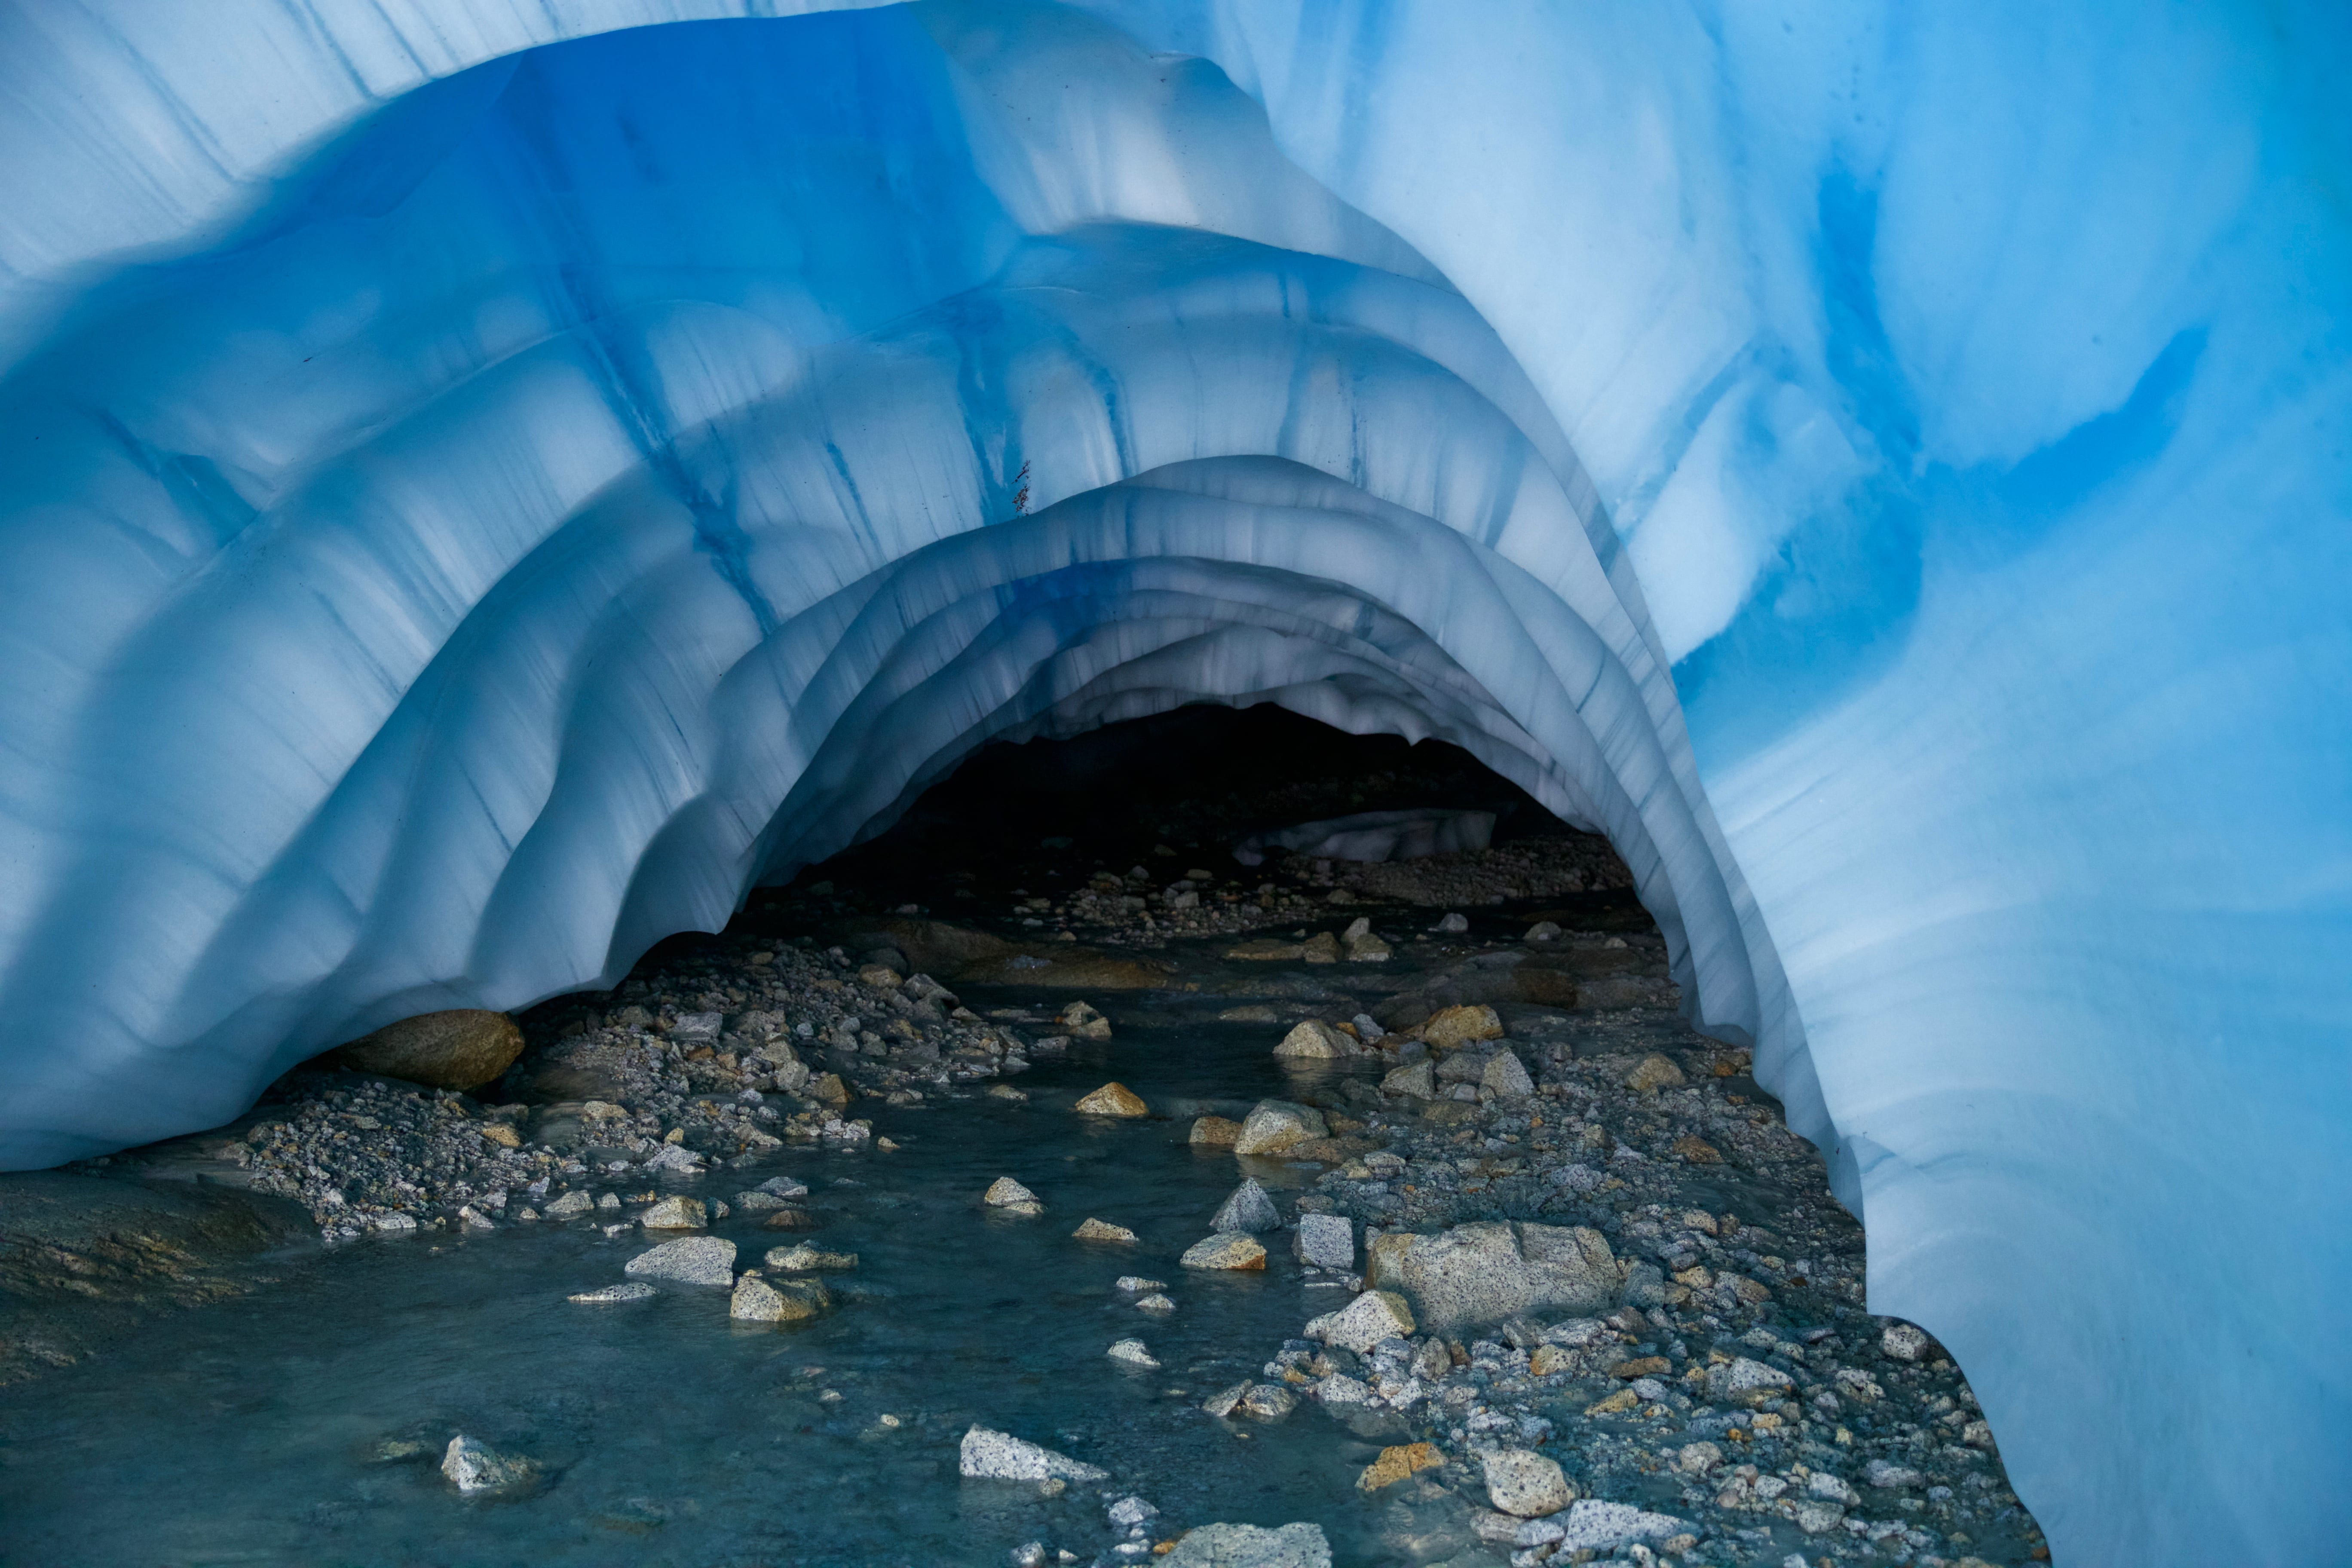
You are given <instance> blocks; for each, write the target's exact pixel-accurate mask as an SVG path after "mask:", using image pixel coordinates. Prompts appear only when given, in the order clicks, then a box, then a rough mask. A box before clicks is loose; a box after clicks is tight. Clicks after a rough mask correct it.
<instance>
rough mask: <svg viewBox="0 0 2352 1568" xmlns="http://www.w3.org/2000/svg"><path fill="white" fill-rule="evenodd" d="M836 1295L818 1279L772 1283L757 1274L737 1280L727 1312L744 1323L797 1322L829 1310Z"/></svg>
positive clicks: (787, 1280)
mask: <svg viewBox="0 0 2352 1568" xmlns="http://www.w3.org/2000/svg"><path fill="white" fill-rule="evenodd" d="M832 1306H833V1297H832V1295H831V1294H830V1293H829V1292H827V1291H826V1289H825V1288H824V1283H823V1282H822V1281H820V1280H815V1279H780V1280H778V1281H777V1282H776V1283H774V1284H773V1285H771V1284H769V1283H768V1282H767V1281H766V1280H764V1279H761V1278H760V1277H759V1276H758V1275H756V1274H746V1275H744V1276H743V1278H742V1279H738V1280H737V1281H736V1282H735V1294H734V1297H733V1299H731V1300H730V1301H729V1302H728V1303H727V1315H728V1316H729V1317H730V1318H732V1319H734V1320H735V1321H738V1322H742V1323H798V1322H805V1321H808V1320H809V1319H811V1318H814V1317H816V1316H818V1315H819V1314H821V1313H823V1312H824V1311H826V1310H829V1309H830V1308H831V1307H832Z"/></svg>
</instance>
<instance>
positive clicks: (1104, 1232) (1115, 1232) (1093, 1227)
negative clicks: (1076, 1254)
mask: <svg viewBox="0 0 2352 1568" xmlns="http://www.w3.org/2000/svg"><path fill="white" fill-rule="evenodd" d="M1070 1238H1071V1239H1072V1240H1073V1241H1133V1240H1134V1239H1135V1232H1133V1231H1131V1230H1129V1229H1128V1228H1127V1226H1123V1225H1113V1224H1111V1223H1110V1222H1109V1221H1108V1220H1100V1219H1092V1218H1089V1219H1087V1221H1086V1222H1085V1223H1084V1224H1082V1225H1080V1226H1078V1228H1077V1229H1076V1230H1074V1231H1072V1232H1070Z"/></svg>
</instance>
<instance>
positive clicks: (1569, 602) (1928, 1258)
mask: <svg viewBox="0 0 2352 1568" xmlns="http://www.w3.org/2000/svg"><path fill="white" fill-rule="evenodd" d="M740 9H741V10H744V11H749V12H753V13H758V14H759V15H760V16H761V17H762V18H763V19H756V20H719V19H715V18H721V17H730V16H736V15H737V14H738V8H736V7H730V6H727V5H718V4H696V3H692V0H672V3H669V4H663V3H661V0H554V3H551V4H548V5H540V6H534V7H525V6H507V5H489V4H483V3H481V0H470V3H467V0H404V3H395V4H391V5H356V4H349V5H346V4H328V3H323V0H321V3H315V4H311V5H301V4H261V3H258V0H255V3H245V0H202V3H199V0H138V3H133V0H87V3H84V4H79V5H68V4H65V3H64V0H27V3H26V4H22V5H18V6H16V7H15V8H14V9H12V10H10V11H8V12H6V13H5V14H0V151H5V158H0V366H5V382H0V588H5V605H6V614H5V617H0V658H4V659H5V667H6V668H7V670H8V671H9V676H8V679H6V681H5V684H0V963H5V971H0V974H4V975H5V978H0V1018H5V1025H0V1029H5V1037H0V1038H5V1050H4V1051H0V1163H5V1164H7V1165H10V1166H15V1167H26V1166H38V1165H43V1164H47V1163H55V1162H58V1161H61V1160H65V1159H68V1158H71V1157H74V1156H78V1155H82V1154H89V1153H94V1152H100V1151H103V1150H107V1149H110V1148H114V1147H118V1146H121V1145H123V1144H125V1143H129V1142H137V1141H142V1140H146V1139H152V1138H155V1137H158V1136H162V1135H165V1134H170V1133H173V1132H178V1131H186V1130H189V1129H193V1128H196V1127H201V1126H205V1125H208V1124H211V1123H214V1122H216V1121H221V1120H223V1119H225V1118H226V1117H228V1116H230V1115H232V1114H234V1113H235V1112H236V1111H237V1110H239V1109H241V1108H242V1107H243V1106H244V1105H245V1104H246V1103H247V1101H248V1100H249V1099H250V1097H251V1096H252V1095H253V1094H254V1093H255V1092H256V1091H257V1089H258V1088H259V1087H260V1086H261V1085H262V1084H264V1083H265V1082H267V1081H268V1079H270V1078H272V1077H273V1076H274V1075H276V1074H277V1073H278V1072H279V1071H281V1070H282V1069H283V1068H286V1067H287V1066H289V1064H290V1063H292V1062H294V1061H296V1060H299V1058H303V1057H304V1056H306V1055H309V1054H310V1053H311V1052H313V1051H315V1050H317V1049H319V1048H320V1047H324V1046H327V1045H330V1044H332V1043H334V1042H336V1041H339V1040H341V1039H344V1038H348V1037H351V1036H352V1035H353V1034H356V1033H358V1032H360V1031H362V1030H363V1029H366V1028H368V1027H370V1026H373V1025H375V1024H378V1023H381V1022H383V1021H385V1020H387V1019H389V1018H393V1017H396V1016H404V1015H405V1014H409V1013H414V1012H418V1011H422V1010H425V1009H427V1008H433V1007H440V1006H448V1005H491V1006H502V1007H503V1006H514V1005H522V1004H526V1003H529V1002H531V1001H533V1000H536V999H538V998H540V997H542V996H545V995H548V994H551V993H554V992H558V991H561V990H563V989H566V988H571V987H576V986H582V985H590V984H598V983H600V982H604V981H608V980H610V979H611V978H613V977H614V976H615V975H617V974H619V973H622V972H623V971H624V970H625V968H626V967H627V966H628V964H629V963H631V961H632V960H633V959H634V958H635V956H636V955H637V953H638V952H640V951H642V949H643V948H644V947H645V946H646V944H647V943H649V942H652V941H654V940H656V938H658V937H660V936H662V935H664V934H666V933H667V932H670V931H677V930H680V929H686V928H695V927H704V928H709V927H715V926H717V925H719V923H720V922H722V921H724V920H725V919H726V917H727V915H728V913H729V911H730V910H731V909H732V908H733V907H734V906H735V905H736V904H737V902H738V901H739V900H740V898H741V897H742V896H743V894H744V892H745V890H746V889H748V888H749V887H751V885H752V884H753V883H754V882H756V881H757V880H759V879H761V878H762V877H763V876H778V875H782V874H786V873H789V872H790V871H791V870H792V869H793V868H794V867H795V866H797V865H799V864H802V863H804V862H806V861H808V860H810V859H812V858H818V857H821V856H823V855H825V854H827V853H829V852H831V851H832V850H834V849H835V848H837V847H841V846H842V845H844V844H845V843H846V842H848V841H850V840H851V839H852V838H854V837H856V836H857V835H858V834H860V833H861V832H869V831H872V830H874V829H875V828H877V826H880V825H883V824H886V823H887V821H888V820H889V819H890V817H891V816H892V815H893V814H894V813H895V812H896V811H897V810H898V808H899V807H900V806H901V805H904V804H905V803H906V802H907V801H908V800H909V799H911V798H912V796H913V795H914V794H915V793H917V792H919V790H920V789H921V788H922V787H923V786H924V785H925V784H927V783H928V782H929V781H931V780H933V779H935V778H936V777H938V776H939V775H940V773H943V772H944V771H945V770H947V769H949V768H950V767H951V766H952V765H953V764H954V763H955V762H956V761H957V760H958V759H959V758H960V757H961V756H962V755H964V754H966V753H967V752H970V751H971V749H972V748H974V747H975V746H977V745H978V744H980V743H981V742H983V741H985V740H987V739H989V738H991V737H992V736H1000V735H1012V736H1022V735H1030V734H1039V733H1049V732H1052V733H1059V732H1069V731H1076V730H1078V729H1082V728H1085V727H1086V726H1088V725H1091V724H1094V723H1097V722H1101V721H1107V720H1112V719H1118V718H1125V717H1131V716H1135V715H1139V714H1142V713H1147V712H1150V711H1155V710H1160V709H1163V708H1167V707H1170V706H1172V705H1174V704H1177V703H1181V702H1185V701H1192V700H1203V699H1209V700H1228V701H1235V702H1251V701H1276V702H1280V703H1283V704H1285V705H1286V706H1288V707H1291V708H1294V709H1297V710H1300V711H1302V712H1307V713H1309V714H1312V715H1314V716H1315V717H1318V718H1320V719H1324V720H1326V721H1329V722H1331V723H1334V724H1337V725H1339V726H1341V727H1343V728H1349V729H1354V730H1360V731H1397V732H1401V733H1404V734H1408V735H1412V736H1421V735H1438V736H1443V737H1444V738H1446V739H1449V740H1452V741H1454V742H1458V743H1460V744H1463V745H1465V746H1467V747H1469V748H1470V749H1471V750H1473V751H1474V752H1476V753H1477V754H1479V755H1480V756H1481V757H1482V758H1484V759H1485V760H1486V761H1487V762H1488V763H1490V764H1492V765H1493V766H1495V767H1496V768H1497V769H1498V770H1500V771H1502V772H1504V773H1507V774H1508V775H1509V776H1511V777H1513V778H1514V779H1516V780H1517V782H1519V783H1520V784H1523V785H1525V786H1526V787H1527V788H1528V789H1529V790H1530V791H1532V792H1533V793H1534V794H1536V795H1538V797H1539V798H1540V799H1542V800H1544V801H1545V802H1546V803H1547V804H1549V805H1552V806H1553V807H1554V808H1555V809H1557V810H1558V811H1559V813H1560V814H1561V815H1562V816H1565V817H1568V818H1569V819H1570V820H1572V821H1574V822H1577V823H1579V824H1580V825H1584V826H1593V827H1598V828H1601V829H1602V830H1605V831H1606V832H1607V833H1608V834H1609V835H1610V836H1611V837H1612V838H1613V839H1614V840H1615V841H1616V842H1617V844H1618V845H1619V847H1621V848H1622V850H1623V852H1624V853H1625V855H1626V857H1627V858H1628V860H1629V862H1630V863H1631V864H1632V866H1633V868H1634V870H1635V872H1636V874H1637V876H1638V878H1639V879H1640V884H1641V888H1642V892H1643V898H1644V900H1645V901H1646V902H1647V903H1648V905H1649V906H1650V908H1651V909H1652V910H1653V911H1654V912H1655V913H1656V915H1657V916H1658V918H1659V920H1660V922H1661V924H1662V925H1663V926H1664V929H1665V931H1666V932H1667V934H1668V937H1669V939H1670V942H1672V943H1673V945H1674V948H1675V954H1676V966H1677V971H1678V973H1679V974H1680V976H1681V978H1682V980H1683V982H1684V984H1685V994H1686V995H1687V996H1689V998H1690V999H1691V1006H1692V1008H1693V1010H1694V1013H1695V1015H1696V1017H1697V1018H1698V1020H1699V1021H1700V1022H1701V1023H1702V1025H1703V1026H1706V1027H1707V1028H1709V1029H1710V1030H1711V1031H1713V1032H1715V1033H1717V1034H1719V1035H1722V1036H1724V1037H1730V1038H1743V1039H1750V1040H1753V1041H1754V1042H1755V1044H1756V1046H1757V1047H1758V1056H1759V1068H1760V1072H1759V1076H1762V1077H1764V1078H1765V1079H1767V1081H1768V1082H1769V1083H1771V1084H1773V1085H1774V1086H1776V1088H1777V1089H1778V1090H1779V1092H1780V1093H1781V1094H1782V1095H1783V1097H1784V1098H1785V1099H1786V1100H1787V1102H1788V1105H1789V1110H1790V1120H1791V1121H1792V1122H1793V1123H1794V1124H1795V1125H1797V1126H1798V1127H1799V1128H1800V1129H1801V1131H1806V1132H1808V1133H1809V1134H1810V1135H1811V1136H1813V1137H1814V1138H1815V1139H1816V1140H1817V1141H1818V1142H1821V1143H1822V1146H1823V1148H1824V1149H1825V1150H1826V1151H1828V1152H1829V1155H1830V1158H1831V1162H1832V1172H1833V1174H1834V1177H1835V1180H1836V1182H1837V1184H1838V1186H1839V1190H1840V1193H1841V1194H1842V1195H1843V1197H1844V1198H1845V1199H1846V1201H1847V1202H1848V1203H1849V1204H1850V1205H1853V1207H1854V1208H1855V1209H1856V1211H1857V1212H1859V1213H1862V1214H1864V1215H1865V1217H1866V1219H1867V1222H1868V1226H1869V1231H1870V1256H1871V1298H1872V1305H1873V1308H1874V1310H1878V1311H1882V1312H1889V1313H1896V1314H1901V1315H1904V1316H1906V1317H1910V1318H1913V1319H1916V1320H1917V1321H1921V1322H1923V1323H1925V1324H1927V1325H1928V1326H1929V1327H1930V1328H1932V1329H1933V1330H1934V1331H1936V1332H1937V1334H1939V1335H1940V1336H1942V1337H1943V1338H1944V1339H1945V1340H1946V1342H1948V1343H1949V1344H1951V1345H1952V1346H1953V1347H1954V1349H1955V1350H1956V1351H1957V1352H1958V1353H1959V1354H1960V1356H1961V1357H1962V1359H1963V1361H1964V1362H1965V1363H1966V1364H1967V1366H1968V1367H1969V1371H1970V1373H1971V1374H1972V1376H1973V1378H1974V1382H1975V1385H1976V1387H1977V1389H1978V1391H1979V1394H1980V1395H1981V1396H1982V1398H1983V1401H1984V1403H1985V1405H1986V1406H1987V1408H1988V1410H1989V1412H1990V1415H1991V1416H1992V1419H1993V1423H1994V1426H1995V1430H1996V1431H1997V1432H1998V1434H1999V1435H2000V1438H2001V1440H2002V1443H2003V1446H2004V1449H2005V1452H2006V1455H2007V1457H2008V1459H2009V1462H2010V1465H2011V1472H2012V1475H2013V1477H2014V1479H2015V1481H2016V1484H2017V1486H2018V1488H2019V1489H2020V1490H2021V1492H2022V1493H2023V1494H2024V1496H2025V1498H2026V1500H2027V1501H2028V1502H2029V1503H2030V1504H2031V1505H2032V1507H2033V1508H2034V1509H2035V1510H2036V1511H2037V1513H2038V1515H2039V1517H2040V1519H2041V1521H2042V1524H2043V1526H2044V1527H2045V1529H2046V1530H2047V1531H2048V1532H2049V1535H2050V1537H2051V1539H2052V1541H2053V1545H2054V1547H2055V1549H2056V1552H2057V1555H2058V1559H2059V1561H2061V1562H2062V1563H2067V1564H2074V1563H2147V1562H2189V1561H2229V1562H2242V1563H2255V1562H2261V1563H2288V1562H2306V1563H2307V1562H2319V1561H2323V1560H2326V1559H2327V1558H2328V1557H2330V1556H2331V1555H2332V1554H2333V1553H2334V1552H2337V1551H2340V1549H2341V1545H2342V1542H2343V1541H2344V1540H2345V1539H2347V1535H2352V1504H2347V1501H2346V1495H2347V1494H2346V1493H2345V1492H2344V1490H2343V1489H2342V1488H2341V1487H2340V1485H2339V1484H2338V1483H2339V1482H2340V1478H2341V1468H2342V1462H2341V1458H2340V1455H2341V1451H2342V1450H2341V1445H2342V1434H2343V1432H2344V1431H2345V1430H2346V1429H2347V1418H2352V1391H2347V1374H2346V1372H2345V1370H2344V1367H2345V1362H2344V1359H2343V1356H2342V1353H2341V1352H2342V1346H2343V1344H2344V1342H2345V1341H2346V1338H2347V1328H2352V1324H2347V1313H2346V1310H2345V1307H2344V1304H2343V1303H2344V1300H2346V1293H2347V1288H2352V1201H2347V1193H2352V1182H2347V1178H2346V1174H2345V1170H2346V1157H2347V1154H2352V1072H2347V1048H2346V1031H2347V1026H2346V1016H2347V1004H2352V963H2348V962H2347V952H2352V783H2347V777H2352V673H2347V672H2352V615H2347V605H2352V455H2348V454H2352V419H2347V408H2352V368H2347V367H2352V354H2347V349H2352V307H2347V301H2348V300H2352V180H2347V171H2352V131H2347V126H2352V120H2347V118H2346V117H2345V116H2344V114H2343V113H2342V106H2341V98H2340V90H2341V88H2340V84H2341V82H2342V80H2343V79H2345V77H2346V75H2347V70H2352V43H2347V22H2346V19H2345V13H2343V12H2342V10H2341V9H2340V8H2336V7H2332V6H2323V5H2311V6H2305V7H2296V6H2294V5H2281V6H2270V7H2264V8H2262V9H2260V10H2257V9H2256V8H2254V7H2252V6H2244V7H2234V8H2233V7H2228V6H2215V7H2205V8H2201V9H2199V10H2197V11H2194V12H2191V11H2189V10H2186V9H2183V10H2179V11H2157V10H2154V9H2152V8H2147V7H2130V6H2116V5H2054V6H2053V5H2042V6H2019V7H2014V8H1995V9H1991V10H1988V9H1986V8H1983V7H1949V8H1947V7H1940V6H1927V7H1920V6H1915V5H1886V6H1885V7H1878V6H1872V5H1860V4H1855V5H1799V4H1792V5H1738V6H1727V7H1717V6H1714V5H1680V4H1662V5H1622V6H1606V5H1578V6H1567V5H1534V4H1528V5H1496V6H1494V7H1491V8H1489V7H1469V8H1465V7H1463V6H1460V5H1447V4H1437V3H1434V0H1431V3H1420V4H1413V3H1398V4H1382V3H1381V0H1360V3H1354V4H1349V3H1323V0H1225V3H1223V4H1219V3H1217V0H1162V3H1157V4H1153V3H1147V0H1132V3H1128V0H1093V3H1087V4H1074V5H1015V4H992V5H979V4H969V5H967V4H947V3H939V4H924V5H915V6H911V7H897V8H891V9H884V10H841V11H833V12H831V13H830V14H824V15H813V16H798V15H794V16H787V17H782V18H779V17H777V16H774V15H772V14H773V13H777V12H784V11H793V12H797V11H799V10H802V9H812V10H824V9H826V8H824V7H822V6H818V5H814V3H812V4H811V5H808V6H805V7H803V6H796V5H788V4H776V5H748V6H744V7H741V8H740ZM651 23H677V24H680V25H677V26H643V25H644V24H651Z"/></svg>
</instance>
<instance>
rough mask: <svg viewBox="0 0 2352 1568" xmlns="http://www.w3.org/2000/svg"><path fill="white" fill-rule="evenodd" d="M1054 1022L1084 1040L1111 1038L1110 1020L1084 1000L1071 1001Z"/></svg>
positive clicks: (1138, 1113)
mask: <svg viewBox="0 0 2352 1568" xmlns="http://www.w3.org/2000/svg"><path fill="white" fill-rule="evenodd" d="M1054 1022H1055V1024H1056V1025H1058V1026H1061V1027H1062V1028H1063V1029H1064V1030H1066V1031H1067V1032H1068V1033H1070V1034H1072V1035H1076V1037H1078V1038H1079V1039H1082V1040H1108V1039H1109V1038H1110V1020H1109V1019H1108V1018H1106V1017H1104V1016H1102V1015H1101V1014H1100V1013H1097V1012H1096V1011H1095V1010H1094V1009H1093V1008H1092V1007H1090V1006H1088V1005H1087V1004H1085V1003H1084V1002H1073V1003H1071V1004H1070V1005H1068V1006H1066V1007H1065V1008H1063V1009H1062V1011H1061V1015H1060V1016H1058V1017H1056V1018H1055V1020H1054ZM1117 1114H1122V1115H1124V1114H1130V1113H1129V1112H1118V1113H1117ZM1132 1114H1137V1115H1140V1114H1141V1113H1140V1112H1133V1113H1132Z"/></svg>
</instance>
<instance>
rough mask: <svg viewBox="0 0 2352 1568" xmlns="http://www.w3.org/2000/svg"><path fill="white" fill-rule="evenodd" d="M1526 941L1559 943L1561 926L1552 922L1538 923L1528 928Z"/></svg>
mask: <svg viewBox="0 0 2352 1568" xmlns="http://www.w3.org/2000/svg"><path fill="white" fill-rule="evenodd" d="M1526 940H1527V941H1528V942H1558V941H1559V924H1558V923H1557V922H1555V921H1536V923H1535V924H1533V925H1531V926H1529V927H1528V934H1527V937H1526Z"/></svg>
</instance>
